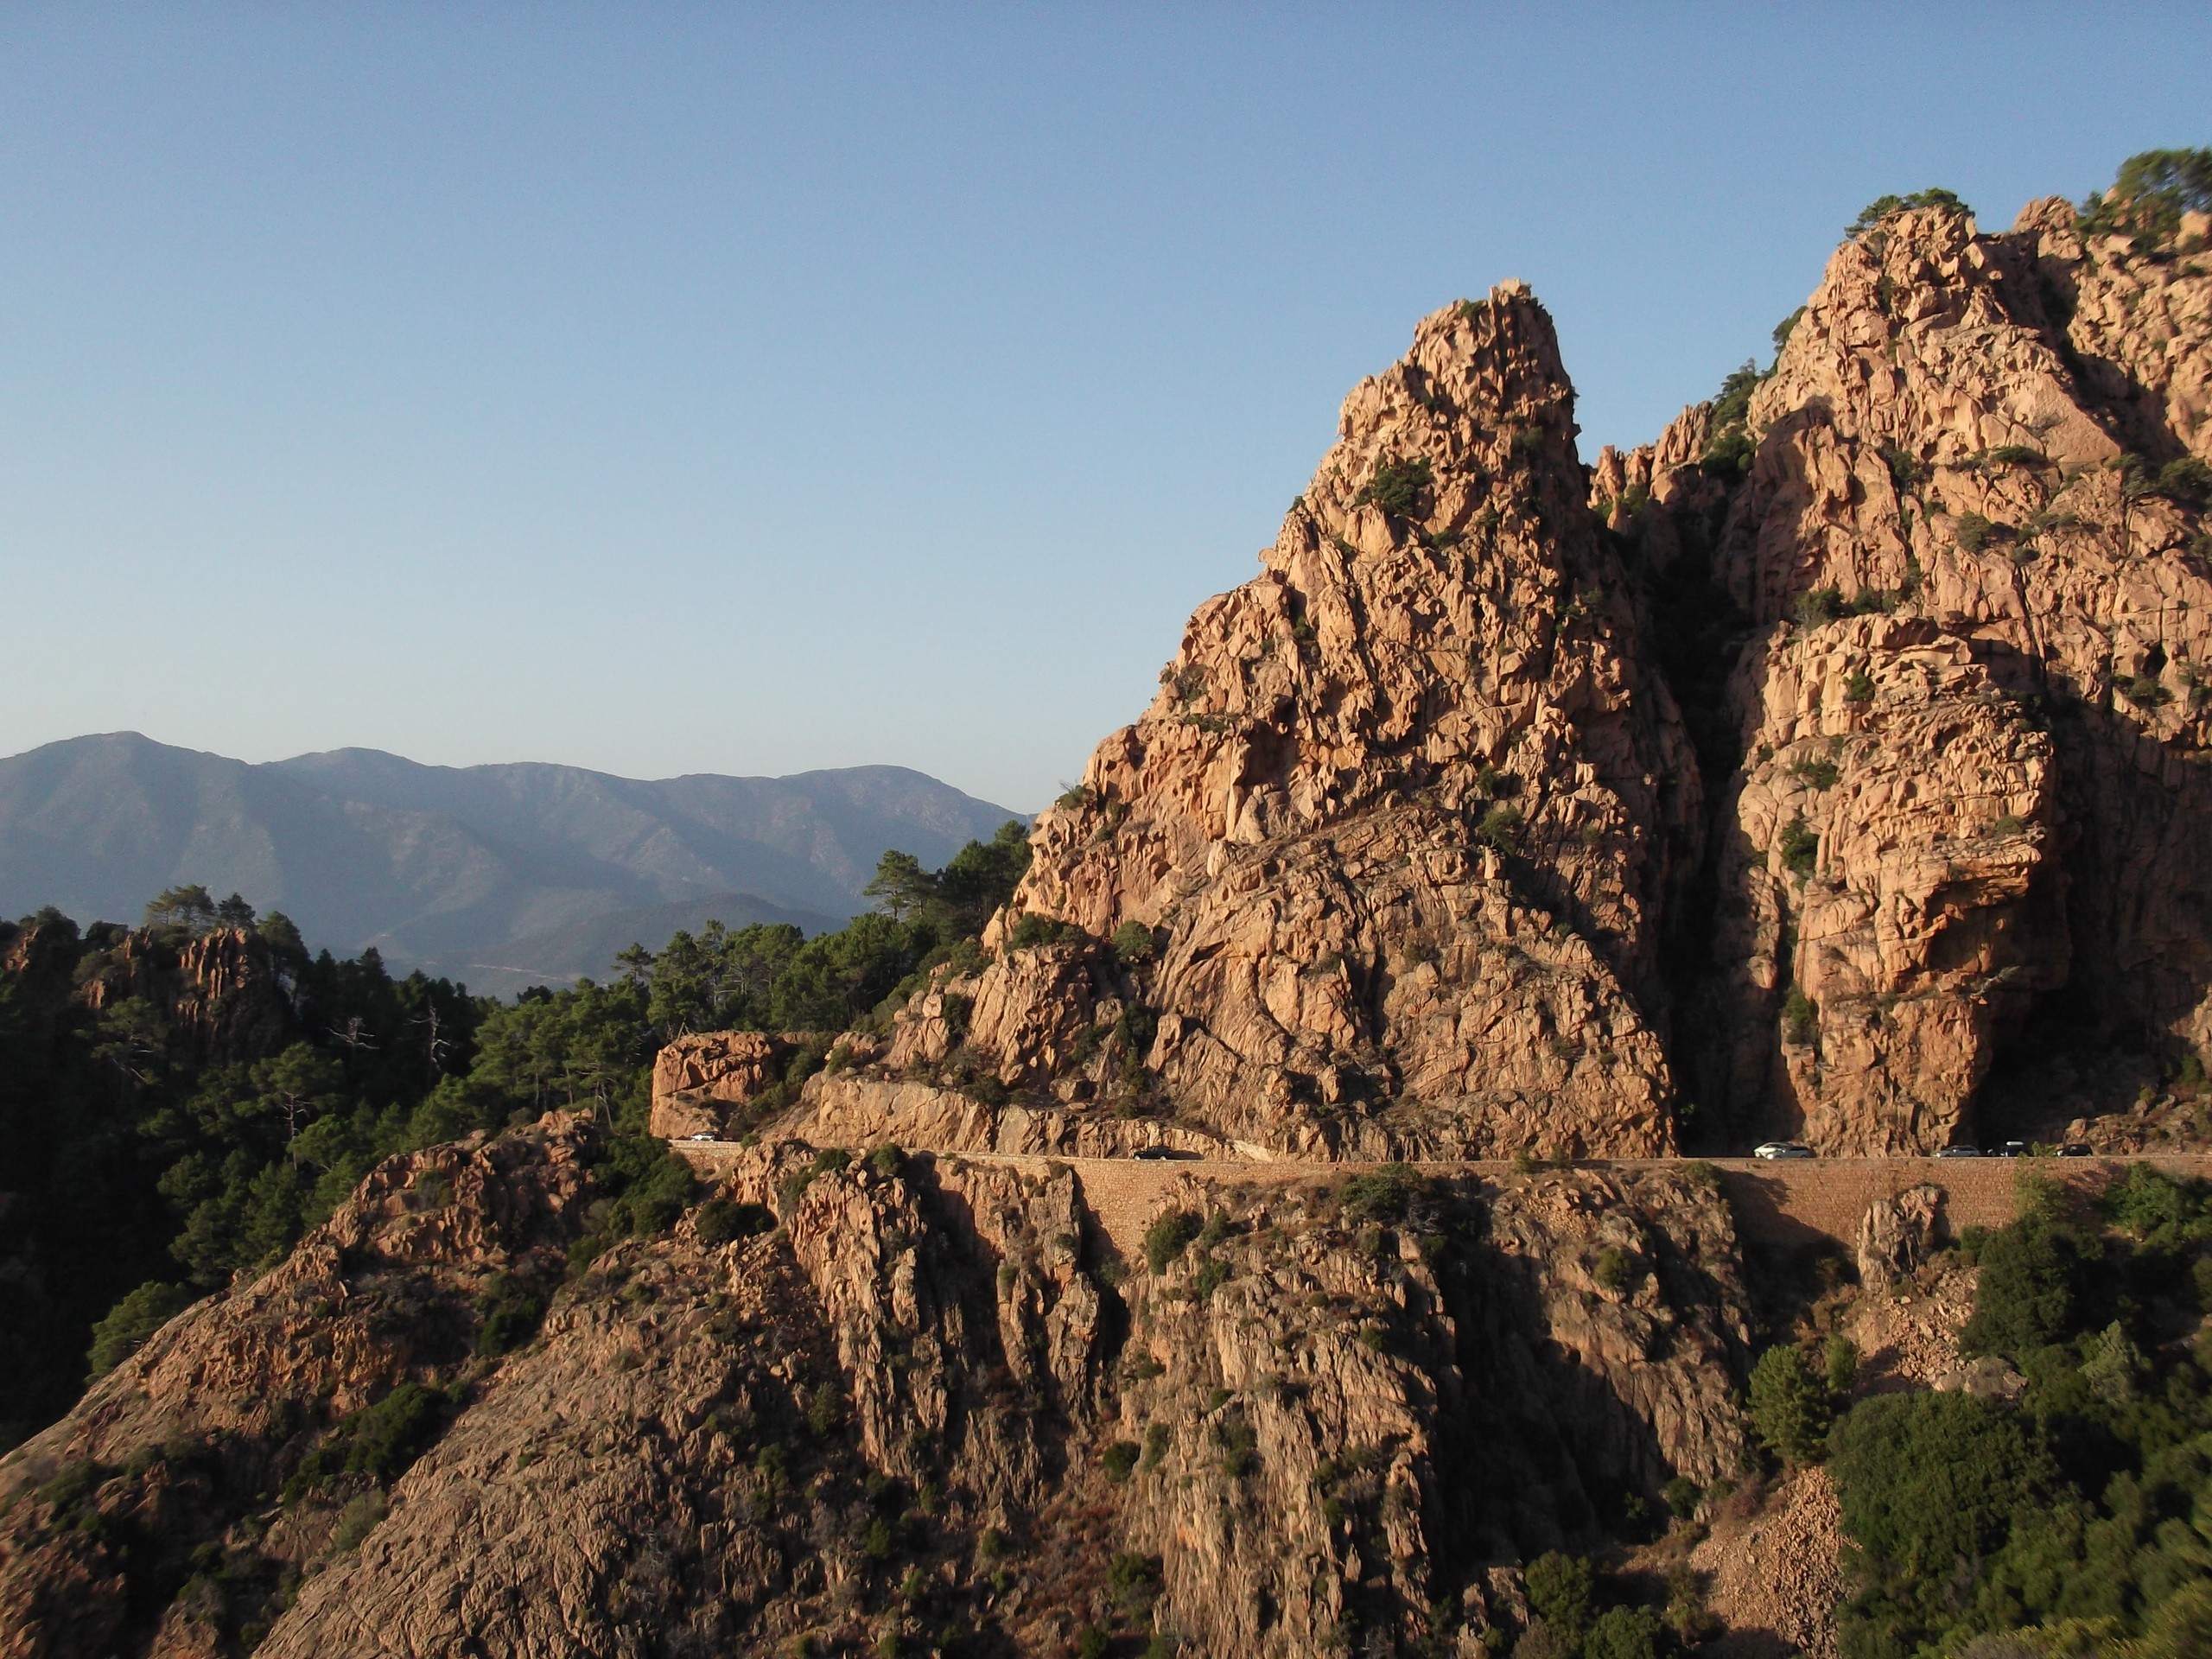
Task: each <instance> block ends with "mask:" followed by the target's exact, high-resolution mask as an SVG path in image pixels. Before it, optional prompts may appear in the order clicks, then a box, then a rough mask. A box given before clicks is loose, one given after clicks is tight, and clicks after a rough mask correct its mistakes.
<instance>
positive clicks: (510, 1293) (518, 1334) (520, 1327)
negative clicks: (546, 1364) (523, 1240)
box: [476, 1273, 545, 1359]
mask: <svg viewBox="0 0 2212 1659" xmlns="http://www.w3.org/2000/svg"><path fill="white" fill-rule="evenodd" d="M477 1308H478V1310H479V1312H480V1313H481V1314H482V1315H483V1323H482V1324H481V1325H479V1326H478V1327H477V1330H476V1351H477V1352H478V1353H480V1354H482V1355H484V1356H485V1357H486V1358H491V1359H496V1358H498V1357H499V1356H500V1355H501V1354H507V1353H512V1352H513V1351H515V1350H516V1349H518V1348H519V1347H521V1346H522V1345H523V1344H524V1343H526V1342H528V1341H529V1340H530V1339H531V1338H532V1337H534V1336H536V1335H537V1325H538V1321H540V1320H541V1319H543V1318H544V1317H545V1299H544V1298H543V1296H541V1295H539V1294H537V1292H536V1291H534V1290H532V1289H531V1288H530V1287H528V1286H527V1285H524V1284H522V1283H521V1282H519V1281H517V1280H515V1279H512V1278H511V1277H509V1276H508V1275H507V1274H504V1273H496V1274H493V1275H492V1277H491V1278H490V1279H489V1280H487V1281H485V1285H484V1294H482V1296H480V1298H479V1299H478V1300H477Z"/></svg>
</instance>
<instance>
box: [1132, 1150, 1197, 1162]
mask: <svg viewBox="0 0 2212 1659" xmlns="http://www.w3.org/2000/svg"><path fill="white" fill-rule="evenodd" d="M1185 1155H1186V1154H1183V1153H1179V1152H1178V1151H1176V1150H1175V1148H1174V1147H1138V1148H1137V1149H1136V1150H1135V1152H1133V1153H1131V1154H1129V1156H1130V1157H1132V1158H1143V1159H1147V1160H1151V1159H1160V1158H1181V1157H1184V1156H1185Z"/></svg>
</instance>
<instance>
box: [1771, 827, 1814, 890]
mask: <svg viewBox="0 0 2212 1659" xmlns="http://www.w3.org/2000/svg"><path fill="white" fill-rule="evenodd" d="M1779 845H1780V848H1781V851H1782V868H1783V869H1785V870H1788V871H1789V873H1790V874H1793V875H1799V876H1806V875H1810V874H1812V873H1813V867H1814V866H1815V864H1816V863H1818V862H1819V861H1820V856H1821V838H1820V836H1818V835H1816V834H1815V833H1814V831H1813V830H1812V829H1809V828H1808V827H1807V825H1806V823H1805V820H1804V819H1802V818H1792V819H1791V820H1790V821H1789V824H1788V825H1787V826H1786V827H1785V828H1784V829H1783V832H1782V840H1781V842H1780V843H1779Z"/></svg>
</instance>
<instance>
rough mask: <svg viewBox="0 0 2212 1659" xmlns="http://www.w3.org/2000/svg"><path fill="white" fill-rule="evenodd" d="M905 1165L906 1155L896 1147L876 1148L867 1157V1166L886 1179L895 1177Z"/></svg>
mask: <svg viewBox="0 0 2212 1659" xmlns="http://www.w3.org/2000/svg"><path fill="white" fill-rule="evenodd" d="M868 1167H869V1168H870V1169H872V1170H874V1172H875V1173H877V1174H879V1175H881V1176H884V1177H885V1178H887V1179H888V1178H889V1177H891V1176H893V1175H896V1174H897V1173H899V1171H900V1170H901V1169H903V1168H905V1167H906V1154H905V1153H903V1152H901V1151H900V1150H899V1148H898V1147H893V1146H882V1147H877V1148H876V1149H875V1150H874V1152H871V1153H870V1154H868Z"/></svg>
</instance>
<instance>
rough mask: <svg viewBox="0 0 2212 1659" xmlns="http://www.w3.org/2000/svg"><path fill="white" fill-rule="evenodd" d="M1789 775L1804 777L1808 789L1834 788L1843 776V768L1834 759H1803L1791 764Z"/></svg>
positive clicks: (1798, 777) (1797, 777)
mask: <svg viewBox="0 0 2212 1659" xmlns="http://www.w3.org/2000/svg"><path fill="white" fill-rule="evenodd" d="M1789 775H1790V776H1791V777H1793V778H1796V779H1802V781H1803V782H1804V784H1805V786H1806V787H1807V788H1808V789H1834V787H1835V786H1836V783H1837V781H1838V780H1839V779H1841V778H1842V776H1843V768H1842V767H1840V766H1837V765H1836V763H1835V762H1834V761H1833V760H1818V759H1809V760H1797V761H1796V762H1793V763H1792V764H1791V766H1790V768H1789Z"/></svg>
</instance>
